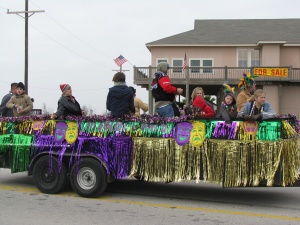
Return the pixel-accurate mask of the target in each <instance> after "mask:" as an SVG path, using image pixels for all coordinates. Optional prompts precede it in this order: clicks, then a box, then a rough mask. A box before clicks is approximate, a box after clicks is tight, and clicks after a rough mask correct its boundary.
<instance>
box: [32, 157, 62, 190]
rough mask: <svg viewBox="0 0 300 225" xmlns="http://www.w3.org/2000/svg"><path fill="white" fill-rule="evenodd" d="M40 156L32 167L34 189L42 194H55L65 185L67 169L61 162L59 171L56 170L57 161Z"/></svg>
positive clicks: (53, 158) (54, 158)
mask: <svg viewBox="0 0 300 225" xmlns="http://www.w3.org/2000/svg"><path fill="white" fill-rule="evenodd" d="M50 157H52V156H48V155H45V156H42V157H41V158H39V159H38V160H37V162H36V163H35V164H34V166H33V180H34V183H35V185H36V187H37V188H38V189H39V190H40V191H41V192H43V193H46V194H56V193H58V192H60V191H62V190H63V189H64V188H65V187H66V185H67V168H66V165H65V164H64V163H63V162H62V166H61V171H59V168H58V160H57V158H56V157H52V158H51V161H52V165H50V162H51V161H50Z"/></svg>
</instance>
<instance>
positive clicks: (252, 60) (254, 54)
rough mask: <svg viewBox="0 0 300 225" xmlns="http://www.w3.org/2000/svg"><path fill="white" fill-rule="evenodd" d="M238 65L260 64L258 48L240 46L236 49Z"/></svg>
mask: <svg viewBox="0 0 300 225" xmlns="http://www.w3.org/2000/svg"><path fill="white" fill-rule="evenodd" d="M237 59H238V67H251V66H260V50H259V49H251V48H240V49H238V51H237Z"/></svg>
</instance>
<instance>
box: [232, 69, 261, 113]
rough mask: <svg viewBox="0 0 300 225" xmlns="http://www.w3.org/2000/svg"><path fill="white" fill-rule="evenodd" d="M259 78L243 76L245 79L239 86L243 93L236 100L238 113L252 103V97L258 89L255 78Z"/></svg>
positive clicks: (241, 80) (242, 79)
mask: <svg viewBox="0 0 300 225" xmlns="http://www.w3.org/2000/svg"><path fill="white" fill-rule="evenodd" d="M255 77H258V76H256V75H251V74H250V73H248V75H246V74H245V73H244V74H243V78H241V79H240V83H239V84H238V88H239V89H241V90H242V91H241V92H240V93H239V94H238V96H237V98H236V104H237V111H238V112H240V111H241V110H242V109H243V107H244V105H245V104H246V103H247V102H249V101H251V98H252V95H253V93H254V91H255V89H256V83H255V80H254V78H255Z"/></svg>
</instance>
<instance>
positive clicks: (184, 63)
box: [182, 54, 187, 70]
mask: <svg viewBox="0 0 300 225" xmlns="http://www.w3.org/2000/svg"><path fill="white" fill-rule="evenodd" d="M186 66H187V61H186V54H184V60H183V66H182V70H185V68H186Z"/></svg>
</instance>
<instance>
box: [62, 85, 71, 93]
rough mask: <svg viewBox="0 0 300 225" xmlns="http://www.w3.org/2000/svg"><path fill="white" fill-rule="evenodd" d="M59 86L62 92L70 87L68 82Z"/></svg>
mask: <svg viewBox="0 0 300 225" xmlns="http://www.w3.org/2000/svg"><path fill="white" fill-rule="evenodd" d="M59 86H60V90H61V92H62V93H63V94H64V93H65V92H66V91H67V90H68V89H69V88H70V87H71V86H70V85H69V84H61V85H59Z"/></svg>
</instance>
